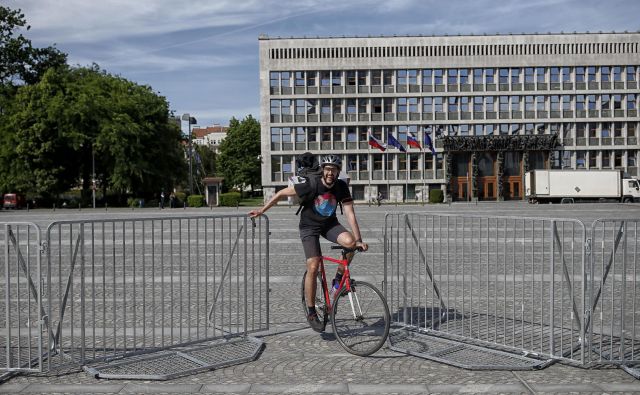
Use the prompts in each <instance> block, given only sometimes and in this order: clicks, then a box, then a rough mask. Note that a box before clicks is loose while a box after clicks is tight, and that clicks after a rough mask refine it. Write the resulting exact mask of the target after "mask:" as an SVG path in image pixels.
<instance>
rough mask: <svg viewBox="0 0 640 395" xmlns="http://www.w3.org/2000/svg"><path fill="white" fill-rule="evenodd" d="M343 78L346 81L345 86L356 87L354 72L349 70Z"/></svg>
mask: <svg viewBox="0 0 640 395" xmlns="http://www.w3.org/2000/svg"><path fill="white" fill-rule="evenodd" d="M345 77H346V79H347V86H355V85H356V71H355V70H349V71H347V72H346V74H345Z"/></svg>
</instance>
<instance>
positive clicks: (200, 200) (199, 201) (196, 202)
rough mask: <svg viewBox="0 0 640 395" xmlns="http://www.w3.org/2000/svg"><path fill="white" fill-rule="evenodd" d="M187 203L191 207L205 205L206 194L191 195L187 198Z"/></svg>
mask: <svg viewBox="0 0 640 395" xmlns="http://www.w3.org/2000/svg"><path fill="white" fill-rule="evenodd" d="M187 205H188V206H189V207H203V206H204V196H202V195H191V196H189V197H188V198H187Z"/></svg>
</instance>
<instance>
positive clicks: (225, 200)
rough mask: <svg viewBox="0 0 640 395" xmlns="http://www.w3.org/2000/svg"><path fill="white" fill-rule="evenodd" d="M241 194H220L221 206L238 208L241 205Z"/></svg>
mask: <svg viewBox="0 0 640 395" xmlns="http://www.w3.org/2000/svg"><path fill="white" fill-rule="evenodd" d="M240 198H241V195H240V192H229V193H222V194H220V206H225V207H237V206H238V205H239V204H240Z"/></svg>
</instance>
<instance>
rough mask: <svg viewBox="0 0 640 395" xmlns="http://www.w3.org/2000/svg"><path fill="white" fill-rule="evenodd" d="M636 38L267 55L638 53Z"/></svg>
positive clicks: (290, 50)
mask: <svg viewBox="0 0 640 395" xmlns="http://www.w3.org/2000/svg"><path fill="white" fill-rule="evenodd" d="M638 49H639V48H638V43H637V42H614V43H599V42H592V43H572V44H468V45H419V46H416V45H414V46H366V47H322V48H271V49H270V51H269V58H270V59H325V58H330V59H335V58H388V57H426V56H495V55H568V54H609V53H638Z"/></svg>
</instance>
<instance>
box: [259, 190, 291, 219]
mask: <svg viewBox="0 0 640 395" xmlns="http://www.w3.org/2000/svg"><path fill="white" fill-rule="evenodd" d="M289 196H296V190H295V188H294V187H293V186H290V187H286V188H284V189H281V190H279V191H278V192H277V193H276V194H275V195H273V197H272V198H271V199H269V201H268V202H267V204H265V205H264V206H263V207H261V208H259V209H256V210H251V211H249V217H251V218H254V217H258V216H260V215H262V214H264V212H265V211H267V210H269V209H270V208H271V207H272V206H273V205H275V204H276V203H278V201H279V200H280V199H283V198H285V197H289Z"/></svg>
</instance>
